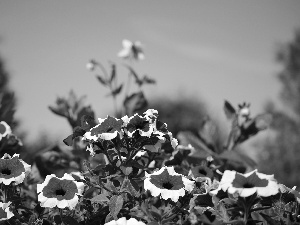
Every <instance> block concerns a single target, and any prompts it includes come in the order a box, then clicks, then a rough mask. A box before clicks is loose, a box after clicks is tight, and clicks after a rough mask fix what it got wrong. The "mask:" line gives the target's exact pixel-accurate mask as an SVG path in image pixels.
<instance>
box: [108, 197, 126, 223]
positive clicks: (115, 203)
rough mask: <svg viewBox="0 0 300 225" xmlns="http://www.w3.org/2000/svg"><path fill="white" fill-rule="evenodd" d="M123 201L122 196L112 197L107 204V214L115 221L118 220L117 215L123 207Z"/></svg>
mask: <svg viewBox="0 0 300 225" xmlns="http://www.w3.org/2000/svg"><path fill="white" fill-rule="evenodd" d="M123 203H124V199H123V197H122V195H113V196H112V197H111V198H110V202H109V205H108V206H109V212H110V214H111V215H112V216H113V218H114V219H115V220H117V219H118V217H117V216H118V214H119V212H120V210H121V209H122V207H123Z"/></svg>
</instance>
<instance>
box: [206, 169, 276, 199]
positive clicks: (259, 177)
mask: <svg viewBox="0 0 300 225" xmlns="http://www.w3.org/2000/svg"><path fill="white" fill-rule="evenodd" d="M221 189H222V190H223V191H224V192H226V191H227V192H228V193H229V194H238V195H239V196H241V197H248V196H251V195H253V194H254V193H257V195H259V196H263V197H268V196H271V195H275V194H277V193H278V192H279V185H278V183H277V181H276V180H275V178H274V175H266V174H263V173H259V172H257V170H254V171H252V172H249V173H246V174H241V173H238V172H236V171H231V170H226V171H225V172H224V174H223V176H222V179H221V181H220V183H219V187H218V188H217V189H216V190H214V191H211V192H210V193H211V194H212V195H216V194H217V193H218V191H220V190H221Z"/></svg>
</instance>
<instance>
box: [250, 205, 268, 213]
mask: <svg viewBox="0 0 300 225" xmlns="http://www.w3.org/2000/svg"><path fill="white" fill-rule="evenodd" d="M270 208H272V206H268V207H259V208H255V209H251V210H250V213H252V212H255V211H259V210H265V209H270Z"/></svg>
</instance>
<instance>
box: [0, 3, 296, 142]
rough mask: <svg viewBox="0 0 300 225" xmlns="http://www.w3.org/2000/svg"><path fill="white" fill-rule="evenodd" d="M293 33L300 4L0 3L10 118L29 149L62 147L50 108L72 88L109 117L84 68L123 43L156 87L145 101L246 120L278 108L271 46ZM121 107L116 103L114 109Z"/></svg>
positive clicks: (111, 55)
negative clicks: (242, 110) (243, 114)
mask: <svg viewBox="0 0 300 225" xmlns="http://www.w3.org/2000/svg"><path fill="white" fill-rule="evenodd" d="M298 27H300V1H296V0H294V1H292V0H288V1H279V0H274V1H271V0H266V1H259V0H254V1H238V0H227V1H217V0H209V1H208V0H205V1H204V0H201V1H199V0H197V1H196V0H189V1H179V0H172V1H171V0H166V1H158V0H151V1H139V0H126V1H116V0H112V1H104V0H103V1H89V0H87V1H79V0H73V1H70V0H69V1H67V0H64V1H58V0H51V1H50V0H48V1H37V0H36V1H32V0H28V1H8V0H2V1H0V55H1V57H2V59H3V60H4V62H5V68H6V70H7V71H8V73H9V74H10V75H11V78H10V87H11V89H12V90H14V91H15V92H16V97H17V102H18V106H17V112H16V118H17V119H19V120H20V122H21V125H20V129H21V130H22V131H25V132H26V133H27V139H28V140H37V139H38V137H39V135H41V133H43V132H46V133H47V135H49V137H51V138H54V139H57V140H62V139H63V138H65V137H66V136H67V135H69V134H70V132H71V130H70V127H69V126H68V123H67V122H66V120H64V119H63V118H61V117H58V116H56V115H54V114H53V113H52V112H50V110H49V109H48V106H49V105H54V103H55V100H56V98H57V97H58V96H60V97H67V95H68V93H69V91H70V90H71V89H73V90H74V91H75V93H76V94H77V95H78V96H81V95H86V103H87V104H90V105H92V108H93V109H94V110H95V112H96V115H97V117H100V118H104V117H106V115H107V114H109V113H111V112H112V111H113V104H112V101H111V99H109V98H106V97H105V95H106V94H107V93H108V90H106V89H105V88H103V87H102V86H101V85H100V84H99V82H98V81H97V80H96V79H95V73H92V72H90V71H88V70H87V69H86V63H87V62H88V61H89V60H90V59H96V60H97V61H100V62H101V63H102V64H103V65H104V66H105V67H107V68H109V65H110V64H109V62H110V61H113V62H115V63H116V64H117V71H118V76H119V80H120V81H126V80H127V72H126V70H125V69H124V66H123V65H124V60H122V59H120V58H118V57H117V53H118V52H119V51H120V50H121V49H122V40H123V39H129V40H132V41H137V40H138V41H140V42H141V43H142V44H143V47H144V51H145V60H143V61H141V62H138V63H135V64H134V68H135V69H136V71H137V72H138V73H140V74H147V75H149V76H150V77H152V78H154V79H156V81H157V84H156V85H155V86H148V87H146V88H145V95H146V97H147V98H148V99H149V100H150V101H151V99H155V98H161V97H162V96H163V97H168V98H174V99H176V98H180V96H183V95H186V96H196V97H197V98H199V99H203V100H204V101H205V102H206V103H207V105H208V107H209V109H210V110H211V113H212V114H215V115H221V114H222V107H223V102H224V100H225V99H226V100H229V101H231V102H232V103H233V104H234V105H237V104H238V103H241V102H243V101H247V102H251V105H252V111H253V114H256V113H259V112H261V111H262V110H263V106H264V104H265V103H266V101H268V100H273V101H279V100H278V99H279V93H280V87H281V86H280V83H279V82H278V80H277V78H276V77H277V74H278V72H279V71H280V69H281V67H280V65H278V64H277V63H276V61H275V55H276V52H277V50H278V48H279V46H280V45H281V44H283V43H287V42H289V41H291V40H292V39H293V35H294V31H295V30H296V29H297V28H298ZM119 104H120V100H119Z"/></svg>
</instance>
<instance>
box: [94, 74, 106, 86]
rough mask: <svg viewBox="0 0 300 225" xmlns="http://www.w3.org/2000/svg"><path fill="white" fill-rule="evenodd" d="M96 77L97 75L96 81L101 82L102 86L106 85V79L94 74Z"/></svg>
mask: <svg viewBox="0 0 300 225" xmlns="http://www.w3.org/2000/svg"><path fill="white" fill-rule="evenodd" d="M96 77H97V79H98V81H99V82H100V83H101V84H103V85H104V86H106V85H107V81H106V80H105V79H104V78H102V77H100V76H96Z"/></svg>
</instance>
